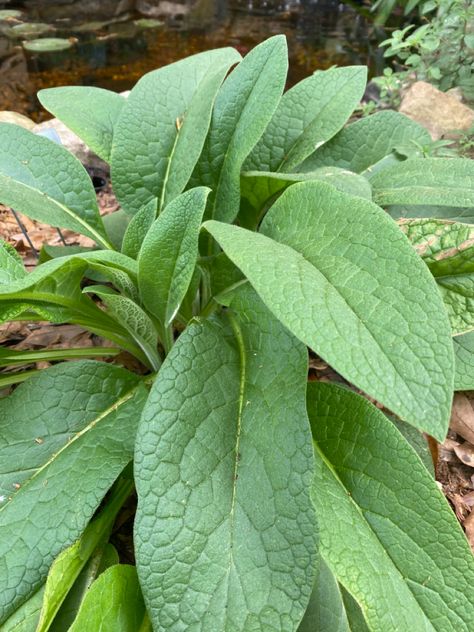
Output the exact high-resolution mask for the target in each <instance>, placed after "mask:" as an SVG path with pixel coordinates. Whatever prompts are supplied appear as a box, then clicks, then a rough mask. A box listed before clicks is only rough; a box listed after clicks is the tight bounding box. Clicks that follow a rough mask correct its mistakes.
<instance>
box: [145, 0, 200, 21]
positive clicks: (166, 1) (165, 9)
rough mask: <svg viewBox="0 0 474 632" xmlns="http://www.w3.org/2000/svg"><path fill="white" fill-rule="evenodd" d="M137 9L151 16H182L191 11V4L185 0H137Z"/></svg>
mask: <svg viewBox="0 0 474 632" xmlns="http://www.w3.org/2000/svg"><path fill="white" fill-rule="evenodd" d="M136 9H137V11H138V12H139V13H141V14H142V15H146V16H147V17H149V18H158V17H172V18H177V17H180V16H181V17H182V16H184V15H186V14H187V13H189V10H190V6H189V5H188V4H186V3H185V2H180V1H179V0H178V1H176V2H170V0H137V3H136Z"/></svg>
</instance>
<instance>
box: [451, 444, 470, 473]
mask: <svg viewBox="0 0 474 632" xmlns="http://www.w3.org/2000/svg"><path fill="white" fill-rule="evenodd" d="M454 451H455V452H456V456H457V457H458V459H459V460H460V461H462V462H463V463H464V464H465V465H469V467H474V446H473V445H471V444H470V443H469V442H467V441H466V442H465V443H461V444H460V445H457V446H454Z"/></svg>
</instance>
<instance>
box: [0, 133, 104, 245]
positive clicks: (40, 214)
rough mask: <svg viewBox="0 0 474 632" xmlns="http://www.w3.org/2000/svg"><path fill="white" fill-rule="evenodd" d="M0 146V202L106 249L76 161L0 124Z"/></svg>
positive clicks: (91, 196)
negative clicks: (92, 241)
mask: <svg viewBox="0 0 474 632" xmlns="http://www.w3.org/2000/svg"><path fill="white" fill-rule="evenodd" d="M0 146H1V147H2V152H1V155H0V202H2V203H3V204H6V205H7V206H11V207H13V208H14V209H15V210H16V211H20V212H21V213H24V214H25V215H28V217H31V218H32V219H37V220H39V221H40V222H45V223H46V224H51V225H52V226H59V227H60V228H69V229H70V230H73V231H75V232H78V233H80V234H81V235H86V236H88V237H90V238H91V239H93V240H94V241H96V242H97V243H100V244H101V245H104V246H107V245H108V243H107V239H106V234H105V229H104V225H103V223H102V219H101V217H100V214H99V209H98V206H97V201H96V195H95V191H94V187H93V186H92V182H91V179H90V177H89V175H88V173H87V171H86V170H85V169H84V167H83V166H82V165H81V163H80V162H79V160H77V158H75V157H74V156H73V155H72V154H70V153H69V152H68V151H67V150H66V149H64V147H61V146H60V145H57V144H56V143H53V142H52V141H50V140H48V139H47V138H43V137H42V136H37V135H35V134H33V133H32V132H29V131H28V130H26V129H23V128H22V127H19V126H18V125H11V124H9V123H1V124H0Z"/></svg>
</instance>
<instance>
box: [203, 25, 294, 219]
mask: <svg viewBox="0 0 474 632" xmlns="http://www.w3.org/2000/svg"><path fill="white" fill-rule="evenodd" d="M287 69H288V58H287V47H286V40H285V37H284V36H283V35H276V36H275V37H271V38H270V39H268V40H266V41H265V42H263V43H262V44H260V45H259V46H256V47H255V48H254V49H252V50H251V51H250V53H249V54H248V55H247V56H246V57H245V59H244V60H243V61H242V62H241V63H240V64H239V65H238V66H237V68H236V69H235V70H234V71H233V72H232V73H231V74H230V76H229V77H227V79H226V81H225V82H224V85H223V86H222V88H221V89H220V91H219V94H218V95H217V98H216V102H215V105H214V110H213V113H212V120H211V126H210V129H209V134H208V137H207V140H206V143H205V145H204V149H203V153H202V156H201V158H200V159H199V162H198V164H197V166H196V170H195V173H194V176H193V184H196V185H197V184H205V185H207V186H209V187H210V188H211V189H212V190H213V195H212V196H211V197H210V198H209V200H210V208H209V216H211V217H214V218H215V219H219V220H222V221H227V222H231V221H233V219H235V217H236V215H237V213H238V210H239V200H240V171H241V167H242V165H243V162H244V160H245V158H246V157H247V156H248V154H249V153H250V151H251V150H252V148H253V147H254V146H255V144H256V143H257V141H258V139H259V138H260V136H261V135H262V133H263V131H264V130H265V128H266V126H267V124H268V123H269V122H270V119H271V118H272V116H273V113H274V112H275V110H276V108H277V105H278V102H279V100H280V97H281V94H282V92H283V89H284V86H285V80H286V72H287Z"/></svg>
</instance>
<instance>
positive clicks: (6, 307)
mask: <svg viewBox="0 0 474 632" xmlns="http://www.w3.org/2000/svg"><path fill="white" fill-rule="evenodd" d="M232 68H233V69H232ZM231 69H232V72H230V74H229V71H230V70H231ZM286 70H287V51H286V44H285V40H284V38H283V37H281V36H277V37H273V38H271V39H269V40H267V41H266V42H264V43H263V44H261V45H260V46H257V47H256V48H255V49H254V50H253V51H251V52H250V53H249V54H248V55H247V56H246V57H245V59H244V60H241V58H240V56H239V55H238V53H237V52H236V51H235V50H233V49H228V48H225V49H219V50H214V51H209V52H206V53H201V54H198V55H194V56H192V57H189V58H187V59H184V60H182V61H179V62H177V63H175V64H172V65H170V66H167V67H165V68H161V69H159V70H156V71H154V72H151V73H149V74H147V75H146V76H144V77H143V78H142V79H141V80H140V81H139V82H138V83H137V85H136V86H135V87H134V89H133V90H132V91H131V93H130V96H129V97H128V99H127V100H125V99H123V98H122V97H120V96H117V95H115V94H112V93H109V92H107V91H104V90H100V89H97V88H82V87H68V88H57V89H52V90H45V91H42V92H40V95H39V97H40V99H41V101H42V103H43V104H44V105H45V107H46V108H47V109H49V110H50V111H51V112H52V113H53V114H55V115H56V116H58V117H60V118H61V119H62V120H63V121H64V123H66V124H67V125H68V126H69V127H71V128H72V129H73V130H74V131H75V132H77V133H78V134H79V135H80V136H81V137H82V138H83V139H84V140H85V141H86V142H87V143H88V144H89V145H90V146H91V147H92V148H93V149H94V150H95V151H96V152H97V153H98V154H99V155H100V156H101V157H102V158H104V159H105V160H108V161H110V165H111V175H112V182H113V186H114V190H115V192H116V195H117V197H118V199H119V201H120V203H121V206H122V211H120V212H119V213H117V214H115V215H114V216H112V218H113V222H114V226H113V229H114V232H113V234H114V237H113V238H112V237H111V234H112V232H111V225H110V224H109V225H108V226H106V225H104V221H103V220H102V218H101V217H100V215H99V212H98V208H97V205H96V200H95V196H94V191H93V188H92V185H91V183H90V181H89V179H88V177H87V174H86V172H85V170H84V169H83V167H82V165H81V164H80V163H79V162H78V161H77V160H76V159H75V158H73V157H72V156H71V155H69V154H68V153H67V151H66V150H65V149H64V148H62V147H61V146H58V145H55V144H54V143H53V142H51V141H50V140H48V139H46V138H43V137H38V136H35V135H33V134H32V133H30V132H28V131H26V130H23V129H20V128H19V127H15V126H13V125H9V124H3V125H0V138H1V144H2V149H3V151H2V154H1V156H0V200H1V201H2V202H3V203H5V204H8V205H10V206H12V207H14V208H15V209H16V210H18V211H20V212H22V213H24V214H26V215H28V216H30V217H32V218H35V219H37V220H40V221H44V222H49V223H51V224H52V225H54V226H60V227H65V228H69V229H72V230H75V231H78V232H79V233H81V234H83V235H87V236H89V237H91V238H92V239H94V240H95V243H96V244H97V247H96V248H91V249H82V250H80V251H78V249H77V248H75V249H74V250H70V251H68V250H67V249H64V248H63V249H60V250H54V249H51V248H45V249H44V252H43V253H42V258H41V261H42V262H41V263H40V264H39V265H38V266H37V268H36V269H35V270H34V271H33V272H31V273H27V272H26V270H25V268H24V267H23V264H22V261H21V260H20V258H19V257H18V256H17V254H16V253H15V251H14V250H13V249H12V248H11V247H9V246H8V245H7V244H3V245H2V247H1V250H0V264H1V276H0V282H1V285H0V314H1V318H2V320H3V321H6V320H15V319H22V320H24V319H29V320H34V319H41V320H45V319H46V320H50V321H51V322H58V323H60V322H70V323H78V324H80V325H81V326H83V327H84V328H86V329H89V330H90V331H92V332H95V333H97V334H100V335H101V336H103V337H105V338H106V339H109V340H110V341H112V342H113V343H115V344H116V345H117V346H119V347H120V348H122V349H125V350H126V351H128V352H130V353H132V354H133V355H135V356H136V357H137V358H138V359H139V360H140V361H141V362H142V363H143V365H145V366H146V367H148V369H149V371H148V374H147V375H145V376H144V377H143V376H139V375H134V374H133V373H131V372H129V371H127V370H126V369H124V368H122V367H120V366H118V365H116V364H107V363H104V362H98V361H95V360H91V359H82V360H79V361H75V362H63V363H59V364H56V365H55V366H53V367H51V368H48V369H46V370H43V371H40V372H37V373H36V374H35V375H33V376H32V377H29V378H28V379H27V380H26V381H25V382H24V383H23V384H21V385H20V386H18V387H17V388H16V389H15V390H14V391H13V393H12V394H11V395H10V396H9V397H7V398H4V399H3V400H1V401H0V422H1V424H2V430H1V434H0V436H1V441H2V459H1V460H0V462H1V465H0V468H1V472H2V474H1V476H0V482H1V485H2V494H3V496H2V501H3V506H2V507H1V509H0V516H1V534H2V537H1V540H0V553H1V555H0V559H1V562H0V571H1V572H0V614H1V619H0V620H1V621H3V622H4V626H5V627H4V628H2V629H5V630H12V629H14V626H15V625H16V624H17V623H18V622H19V621H23V622H25V621H26V622H30V623H31V626H30V627H31V629H38V630H47V629H50V628H51V629H68V628H69V626H72V627H71V629H72V630H74V631H77V630H84V629H88V630H96V629H97V630H98V629H101V625H102V623H104V620H105V622H106V623H107V625H108V626H109V628H110V629H127V630H128V629H130V630H138V629H140V630H145V629H150V627H151V626H153V629H156V630H185V629H186V630H191V629H192V630H206V631H207V630H234V631H237V630H241V631H246V632H249V631H251V630H285V631H287V630H288V631H289V630H296V629H299V630H324V631H325V632H332V631H333V630H343V629H344V630H348V629H355V626H357V625H358V626H360V627H358V628H357V629H370V630H377V631H378V630H380V631H383V632H388V631H389V630H394V631H395V630H396V631H397V632H400V631H402V630H407V631H408V630H410V631H413V630H417V631H418V630H425V629H426V630H428V629H429V630H439V631H440V632H441V631H442V632H447V631H449V630H452V631H456V632H459V630H466V631H467V630H468V629H469V627H470V625H471V621H472V620H473V616H474V604H473V599H472V585H473V584H474V563H473V559H472V556H471V553H470V551H469V548H468V546H467V543H466V541H465V538H464V536H463V534H462V531H461V529H460V527H459V525H458V523H457V521H456V519H455V517H454V515H453V513H452V512H451V510H450V508H449V506H448V505H447V503H446V501H445V500H444V498H443V496H442V494H441V492H440V491H439V489H438V487H437V485H436V483H435V481H434V479H433V475H432V473H431V472H430V471H429V468H430V466H429V463H428V464H427V465H426V466H425V464H424V462H423V459H424V461H425V463H427V461H426V449H425V447H424V446H423V442H422V441H420V438H421V434H420V431H423V432H426V433H428V434H430V435H432V436H434V437H435V438H436V439H438V440H443V438H444V437H445V435H446V432H447V429H448V421H449V414H450V406H451V399H452V395H453V383H454V384H458V385H459V382H460V380H461V379H462V380H463V382H462V383H463V386H462V387H463V388H473V387H474V374H473V373H472V368H471V369H470V368H469V354H470V351H469V345H468V344H462V343H463V342H464V343H465V342H466V336H467V337H469V336H471V335H472V334H471V333H469V332H471V331H472V330H473V329H474V324H473V323H474V310H473V308H472V305H473V297H474V281H473V279H474V277H473V272H472V261H473V258H472V252H473V248H474V246H473V245H472V244H473V240H472V231H473V228H472V227H471V226H469V225H468V224H465V223H462V222H464V221H472V219H473V217H472V216H473V210H472V208H473V207H474V189H473V184H472V182H473V179H472V178H473V175H474V168H473V163H472V161H469V160H467V159H457V158H453V159H442V158H440V159H436V158H425V157H423V154H421V157H420V155H419V152H418V147H419V146H420V145H423V144H424V143H426V142H428V141H429V137H428V135H427V132H425V131H424V130H423V129H422V128H421V127H420V126H418V125H417V124H415V123H413V122H412V121H410V120H408V119H407V118H405V117H403V116H402V115H400V114H398V113H395V112H388V111H385V112H381V113H378V114H374V115H373V116H369V117H367V118H364V119H362V120H360V121H357V122H355V123H352V124H350V125H348V126H347V127H344V125H345V123H346V122H347V120H348V118H349V117H350V115H351V113H352V111H353V110H354V108H355V107H356V106H357V104H358V102H359V100H360V98H361V96H362V94H363V92H364V88H365V81H366V69H365V68H363V67H348V68H334V69H331V70H328V71H325V72H317V73H315V74H314V75H313V76H311V77H308V78H307V79H305V80H303V81H302V82H301V83H299V84H297V85H296V86H295V87H293V88H292V89H290V90H288V91H287V92H286V93H284V94H283V91H284V86H285V80H286ZM387 211H388V212H387ZM427 217H428V219H426V218H427ZM396 220H397V221H396ZM109 221H110V220H109ZM120 231H122V235H120ZM179 332H181V333H179ZM453 334H456V335H459V334H462V337H459V338H457V339H456V353H457V354H458V356H459V360H458V364H457V365H455V358H454V351H453V338H452V336H453ZM461 347H462V354H460V355H459V353H458V351H459V349H460V348H461ZM308 348H309V349H310V350H312V351H313V352H314V353H316V354H318V355H319V356H320V357H322V358H323V359H324V360H325V361H326V362H328V363H329V364H330V365H331V367H333V369H334V370H335V371H336V372H337V373H338V374H339V375H340V376H341V383H323V382H309V383H308V381H307V376H308ZM44 353H46V354H47V353H48V352H44ZM65 353H66V352H65ZM2 354H3V355H4V357H3V360H2V362H3V364H4V365H7V364H21V363H22V362H26V361H31V359H32V358H34V357H35V354H34V353H33V352H31V353H29V354H28V357H27V358H26V359H25V357H24V356H23V355H18V356H15V354H13V353H11V352H8V353H7V351H4V352H2ZM466 354H467V355H466ZM70 355H71V352H69V356H70ZM72 355H74V354H72ZM69 356H67V357H69ZM0 359H1V358H0ZM466 360H467V361H466ZM350 385H352V387H350ZM356 391H359V392H356ZM360 392H363V393H365V394H366V395H368V396H370V398H372V399H373V400H376V401H377V402H378V403H379V405H380V406H383V407H384V408H383V410H381V409H380V408H378V407H376V406H374V405H373V404H372V403H370V402H369V401H368V399H367V398H365V397H363V396H362V395H361V394H360ZM388 411H390V412H391V414H390V415H389V414H388ZM395 416H396V417H397V418H398V419H394V417H395ZM412 446H415V447H412ZM417 451H418V452H417ZM133 455H134V469H133V474H132V471H131V469H130V466H129V465H128V464H129V463H130V461H131V460H132V457H133ZM420 455H421V457H420ZM134 485H135V486H136V491H137V494H138V508H137V511H136V518H135V530H134V547H135V556H136V565H137V571H138V578H137V575H136V571H135V569H134V567H133V566H130V565H127V564H118V561H119V560H118V556H117V552H116V550H115V549H114V547H113V546H112V545H111V544H110V543H109V537H110V533H111V529H112V526H113V524H114V521H115V518H116V516H117V513H118V512H119V510H120V508H121V507H122V505H123V503H124V502H125V500H126V499H127V498H128V497H129V495H130V493H131V492H132V489H133V486H134ZM45 582H46V584H45ZM44 584H45V585H44ZM89 586H90V588H89V589H88V590H87V588H88V587H89ZM142 595H143V596H142ZM145 607H146V611H147V613H148V614H145ZM40 610H41V613H40ZM147 617H149V620H148V618H147ZM38 618H39V624H38V627H37V628H35V626H36V622H37V620H38ZM25 625H26V624H25ZM51 626H52V627H51ZM119 626H124V627H119ZM15 629H16V628H15ZM24 629H26V628H24ZM28 629H30V628H28Z"/></svg>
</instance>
